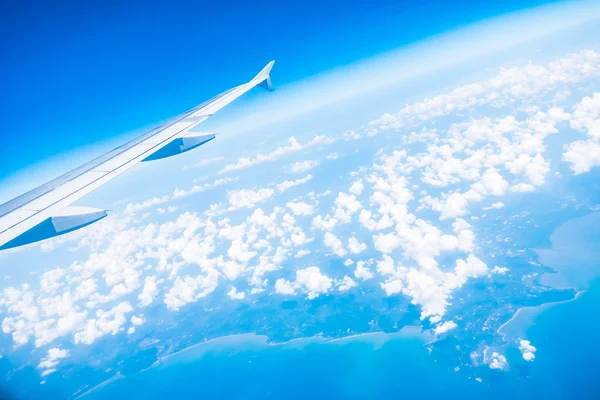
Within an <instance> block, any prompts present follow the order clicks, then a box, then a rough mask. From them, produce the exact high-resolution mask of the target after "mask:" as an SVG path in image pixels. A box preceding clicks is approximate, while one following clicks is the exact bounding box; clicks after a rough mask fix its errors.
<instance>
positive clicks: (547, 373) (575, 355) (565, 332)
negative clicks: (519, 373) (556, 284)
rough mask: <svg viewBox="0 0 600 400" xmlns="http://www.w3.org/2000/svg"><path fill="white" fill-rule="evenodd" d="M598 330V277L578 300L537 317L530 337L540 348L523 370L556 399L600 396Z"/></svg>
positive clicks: (599, 310) (599, 289) (599, 326)
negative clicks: (533, 359)
mask: <svg viewBox="0 0 600 400" xmlns="http://www.w3.org/2000/svg"><path fill="white" fill-rule="evenodd" d="M599 331H600V279H596V280H594V281H592V282H591V284H590V286H589V289H588V290H587V291H585V292H584V293H582V294H581V295H580V296H579V297H578V298H577V300H575V301H571V302H568V303H563V304H558V305H556V306H553V307H551V308H550V309H548V310H547V311H545V312H543V313H542V314H541V315H539V316H538V317H537V318H536V320H535V324H534V325H533V326H532V327H531V328H529V329H528V330H527V336H528V339H529V340H531V342H532V344H533V345H534V346H535V347H536V348H537V349H538V350H537V352H536V359H535V361H534V362H533V363H532V364H531V365H530V366H527V370H525V371H524V372H526V373H528V374H529V376H530V377H531V380H532V383H533V384H534V385H536V386H540V387H544V389H545V391H546V392H547V393H548V394H549V395H552V396H553V397H554V398H569V399H598V398H600V368H599V367H598V363H599V361H598V360H600V346H599V345H598V332H599ZM529 369H530V371H528V370H529Z"/></svg>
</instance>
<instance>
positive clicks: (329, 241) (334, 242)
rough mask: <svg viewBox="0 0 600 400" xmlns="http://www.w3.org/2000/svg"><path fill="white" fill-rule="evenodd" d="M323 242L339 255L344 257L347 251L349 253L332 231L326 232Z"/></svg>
mask: <svg viewBox="0 0 600 400" xmlns="http://www.w3.org/2000/svg"><path fill="white" fill-rule="evenodd" d="M323 244H325V246H327V247H328V248H329V249H331V251H332V252H333V253H334V254H336V255H337V256H338V257H344V256H345V255H346V253H348V252H347V251H346V250H345V249H344V245H343V243H342V241H341V240H340V239H338V237H337V236H335V235H334V234H333V233H331V232H325V236H324V238H323Z"/></svg>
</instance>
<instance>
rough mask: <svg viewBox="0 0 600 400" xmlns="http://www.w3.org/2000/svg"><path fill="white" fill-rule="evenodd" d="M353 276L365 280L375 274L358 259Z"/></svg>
mask: <svg viewBox="0 0 600 400" xmlns="http://www.w3.org/2000/svg"><path fill="white" fill-rule="evenodd" d="M354 276H355V277H356V278H357V279H361V280H363V281H366V280H369V279H371V278H373V277H374V276H375V275H373V273H372V272H371V270H370V269H369V268H367V267H365V262H364V261H359V262H358V263H357V264H356V269H355V270H354Z"/></svg>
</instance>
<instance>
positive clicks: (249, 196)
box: [227, 188, 275, 208]
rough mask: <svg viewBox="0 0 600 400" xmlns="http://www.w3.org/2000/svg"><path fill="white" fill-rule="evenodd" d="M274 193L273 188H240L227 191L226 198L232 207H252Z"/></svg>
mask: <svg viewBox="0 0 600 400" xmlns="http://www.w3.org/2000/svg"><path fill="white" fill-rule="evenodd" d="M274 194H275V191H274V190H273V189H268V188H261V189H258V190H256V191H255V190H250V189H240V190H232V191H230V192H228V193H227V200H228V201H229V204H230V206H231V207H233V208H252V207H254V206H255V205H256V204H257V203H262V202H263V201H265V200H267V199H269V198H271V197H272V196H273V195H274Z"/></svg>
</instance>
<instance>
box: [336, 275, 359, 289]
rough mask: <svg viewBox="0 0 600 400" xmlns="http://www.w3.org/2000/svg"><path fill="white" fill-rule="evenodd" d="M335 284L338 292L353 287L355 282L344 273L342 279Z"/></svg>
mask: <svg viewBox="0 0 600 400" xmlns="http://www.w3.org/2000/svg"><path fill="white" fill-rule="evenodd" d="M336 285H337V288H338V290H339V291H340V292H345V291H348V290H350V289H352V288H353V287H356V282H354V280H353V279H352V278H350V277H349V276H348V275H344V277H343V278H342V280H341V281H339V282H337V283H336Z"/></svg>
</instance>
